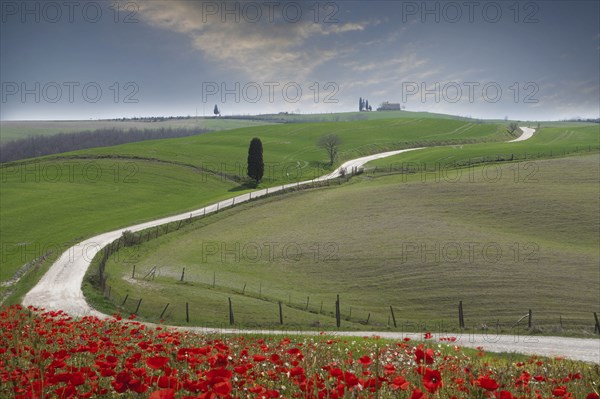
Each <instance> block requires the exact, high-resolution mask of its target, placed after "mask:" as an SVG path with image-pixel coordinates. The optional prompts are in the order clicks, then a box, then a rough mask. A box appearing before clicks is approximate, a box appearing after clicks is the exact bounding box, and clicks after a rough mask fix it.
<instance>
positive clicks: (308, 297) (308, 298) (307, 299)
mask: <svg viewBox="0 0 600 399" xmlns="http://www.w3.org/2000/svg"><path fill="white" fill-rule="evenodd" d="M308 301H310V296H307V297H306V310H308Z"/></svg>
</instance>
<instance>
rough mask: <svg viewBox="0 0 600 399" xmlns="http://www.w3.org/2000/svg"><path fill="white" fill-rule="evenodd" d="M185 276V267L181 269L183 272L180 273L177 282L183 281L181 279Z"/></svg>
mask: <svg viewBox="0 0 600 399" xmlns="http://www.w3.org/2000/svg"><path fill="white" fill-rule="evenodd" d="M184 276H185V267H184V268H183V270H182V271H181V278H180V279H179V281H183V277H184Z"/></svg>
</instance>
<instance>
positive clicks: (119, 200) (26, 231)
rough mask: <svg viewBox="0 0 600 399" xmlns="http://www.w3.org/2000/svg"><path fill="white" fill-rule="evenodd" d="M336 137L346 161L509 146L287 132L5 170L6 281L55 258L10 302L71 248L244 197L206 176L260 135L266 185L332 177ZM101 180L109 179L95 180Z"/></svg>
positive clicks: (453, 126)
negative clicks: (389, 153)
mask: <svg viewBox="0 0 600 399" xmlns="http://www.w3.org/2000/svg"><path fill="white" fill-rule="evenodd" d="M330 132H335V133H337V134H339V135H340V136H341V137H342V139H343V140H344V144H343V145H342V148H341V149H342V151H343V152H342V155H341V157H342V158H343V159H347V158H353V157H355V156H358V155H362V154H367V153H373V152H377V151H380V150H383V149H387V148H402V147H406V146H414V145H422V144H434V143H445V142H472V141H484V140H504V139H506V138H507V137H508V135H507V133H506V132H505V131H504V128H503V127H501V126H497V125H475V124H471V123H465V122H460V121H452V120H434V119H417V120H414V119H401V120H381V121H362V122H355V123H341V122H340V123H319V124H308V123H307V124H286V125H272V126H262V127H254V128H245V129H238V130H231V131H228V132H219V133H209V134H205V135H201V136H195V137H186V138H182V139H170V140H154V141H147V142H138V143H130V144H126V145H121V146H115V147H106V148H95V149H89V150H85V151H78V152H74V153H67V154H64V155H60V156H56V155H54V156H48V157H45V158H41V159H38V160H35V161H33V162H17V163H12V164H4V165H2V166H1V167H0V178H1V179H2V190H1V192H0V200H1V202H2V207H1V208H0V219H1V236H0V241H1V243H2V256H1V258H0V281H6V280H8V279H10V278H11V276H13V274H14V273H15V271H17V270H18V269H19V268H21V266H23V265H24V264H25V263H27V262H30V261H32V260H33V259H36V258H38V257H40V256H42V255H44V254H46V253H47V252H52V254H51V256H50V258H49V259H48V260H47V261H46V262H45V263H44V265H43V266H42V267H40V268H38V269H37V273H33V274H32V275H31V276H29V277H28V278H27V279H25V280H24V284H22V287H21V288H20V290H19V292H17V293H16V294H15V295H13V296H12V297H11V298H10V299H9V300H8V302H9V303H10V302H17V301H18V300H19V294H21V293H22V291H24V290H26V289H27V287H31V285H32V284H34V283H35V280H36V278H39V276H40V275H41V273H42V272H43V271H44V270H45V266H47V265H48V264H49V263H50V262H51V261H52V259H53V257H55V256H56V255H57V254H58V252H59V250H60V249H66V248H67V246H68V243H72V242H74V241H79V240H81V239H83V238H87V237H90V236H91V235H92V234H94V233H100V232H103V231H108V230H111V229H115V228H118V227H121V226H125V225H129V224H133V223H136V222H141V221H143V220H148V219H154V218H156V217H159V216H166V215H169V214H174V213H179V212H184V211H186V210H189V209H192V208H199V207H202V206H203V205H206V204H208V203H209V202H212V201H215V200H217V199H223V198H226V197H231V196H233V195H237V194H242V193H243V192H244V190H246V189H247V188H246V187H245V186H241V185H240V184H239V183H234V182H232V181H230V180H227V178H220V177H219V178H216V177H213V176H212V175H211V172H210V171H206V169H211V170H214V171H215V172H217V173H220V172H222V173H225V174H227V175H241V176H243V175H245V170H244V168H245V164H246V157H247V146H248V143H249V142H250V140H251V138H252V137H254V136H259V137H261V138H262V140H263V145H264V148H265V153H264V156H265V163H266V172H265V178H264V179H263V180H264V183H263V186H269V185H275V184H277V183H280V182H290V181H297V180H302V179H306V178H312V177H315V176H320V175H322V174H324V173H325V172H326V171H325V170H324V168H323V167H322V164H321V163H320V162H321V161H324V160H325V159H326V154H325V152H324V151H323V150H321V149H318V148H317V146H316V141H317V138H318V137H320V136H321V135H322V134H325V133H330ZM74 157H78V158H74ZM111 158H112V159H111ZM199 168H204V169H199ZM99 172H100V173H101V174H102V176H101V177H99V178H96V175H97V174H98V173H99ZM57 174H58V175H60V178H57V177H56V176H57ZM128 177H134V178H135V179H133V180H135V183H131V182H129V180H130V179H128ZM115 182H116V183H115ZM42 199H43V201H42ZM57 243H59V244H60V246H56V244H57ZM1 289H2V288H0V290H1Z"/></svg>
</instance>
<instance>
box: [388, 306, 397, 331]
mask: <svg viewBox="0 0 600 399" xmlns="http://www.w3.org/2000/svg"><path fill="white" fill-rule="evenodd" d="M390 312H392V321H393V322H394V328H398V326H397V325H396V315H394V308H393V307H392V305H390Z"/></svg>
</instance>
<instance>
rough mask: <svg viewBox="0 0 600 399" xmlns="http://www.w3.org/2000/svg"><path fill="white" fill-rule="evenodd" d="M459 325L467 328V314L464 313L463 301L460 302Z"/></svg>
mask: <svg viewBox="0 0 600 399" xmlns="http://www.w3.org/2000/svg"><path fill="white" fill-rule="evenodd" d="M458 326H459V327H460V328H465V315H464V313H463V303H462V301H459V302H458Z"/></svg>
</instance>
